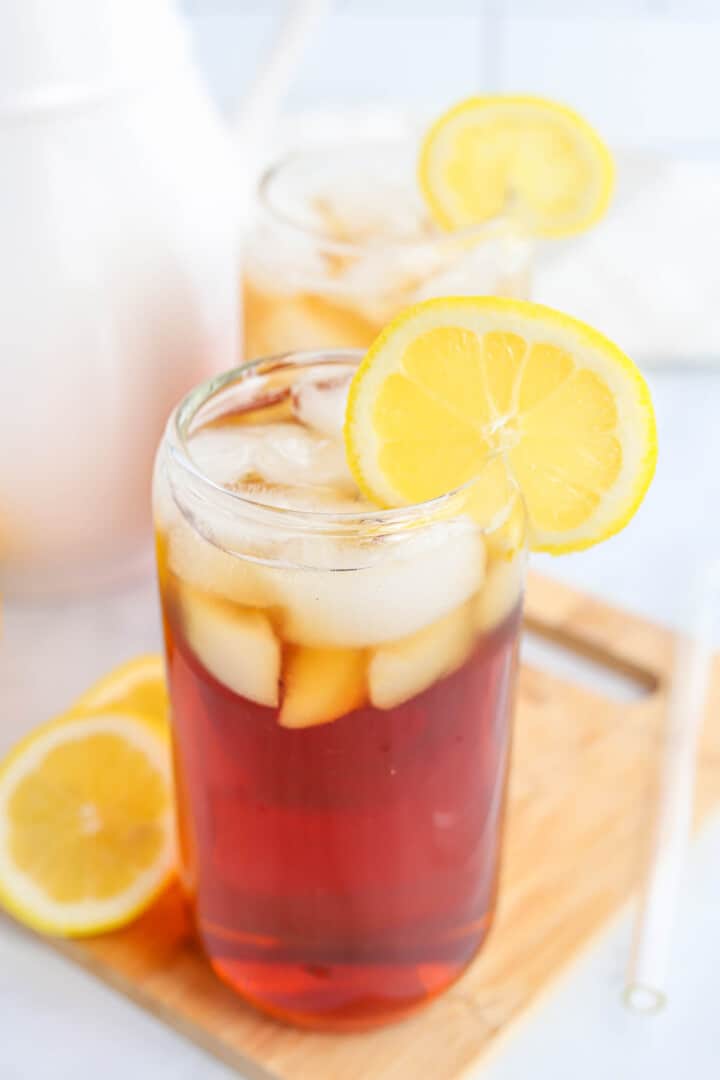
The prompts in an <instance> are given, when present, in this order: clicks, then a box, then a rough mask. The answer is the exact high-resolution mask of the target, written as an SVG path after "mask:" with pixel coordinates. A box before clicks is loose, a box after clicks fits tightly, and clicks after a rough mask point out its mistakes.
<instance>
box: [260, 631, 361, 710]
mask: <svg viewBox="0 0 720 1080" xmlns="http://www.w3.org/2000/svg"><path fill="white" fill-rule="evenodd" d="M365 668H366V657H365V654H364V653H362V652H360V651H359V650H357V649H308V648H304V647H303V646H295V647H293V648H291V649H290V650H289V651H288V657H287V661H286V664H285V668H284V671H283V683H284V686H285V693H284V697H283V702H282V708H281V710H280V717H279V722H280V724H281V725H282V726H283V727H287V728H303V727H312V726H314V725H316V724H327V723H329V722H330V721H331V720H337V718H338V717H340V716H344V715H345V714H346V713H349V712H352V711H353V709H358V708H359V707H360V706H361V705H362V704H363V702H364V701H365V700H366V697H367V684H366V677H365Z"/></svg>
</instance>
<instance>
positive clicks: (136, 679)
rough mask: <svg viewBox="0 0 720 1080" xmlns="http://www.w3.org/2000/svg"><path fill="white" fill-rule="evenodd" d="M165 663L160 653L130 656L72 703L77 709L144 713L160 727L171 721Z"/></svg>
mask: <svg viewBox="0 0 720 1080" xmlns="http://www.w3.org/2000/svg"><path fill="white" fill-rule="evenodd" d="M168 708H169V705H168V693H167V684H166V682H165V666H164V663H163V658H162V656H160V654H159V653H148V654H147V655H145V656H138V657H136V658H135V659H134V660H128V662H127V663H125V664H121V665H120V666H119V667H116V668H114V669H113V670H112V671H110V672H109V673H108V674H107V675H105V676H103V678H102V679H99V680H98V682H96V683H94V684H93V686H91V687H90V689H89V690H86V691H85V693H84V694H83V695H82V696H81V697H79V698H78V700H77V701H76V702H75V704H74V705H73V708H72V711H73V712H74V713H82V714H83V715H85V714H87V713H96V712H98V711H99V710H104V711H106V712H107V711H110V712H131V713H142V715H143V716H145V717H147V718H148V720H154V721H155V722H156V723H157V724H159V725H160V726H161V727H163V728H164V727H165V726H166V725H167V722H168Z"/></svg>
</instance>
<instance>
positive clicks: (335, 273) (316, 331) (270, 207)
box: [243, 139, 531, 359]
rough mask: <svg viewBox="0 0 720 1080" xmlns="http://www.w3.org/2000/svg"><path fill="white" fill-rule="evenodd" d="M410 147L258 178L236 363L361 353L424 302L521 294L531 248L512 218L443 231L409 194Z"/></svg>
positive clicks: (353, 148)
mask: <svg viewBox="0 0 720 1080" xmlns="http://www.w3.org/2000/svg"><path fill="white" fill-rule="evenodd" d="M418 145H419V143H417V142H413V141H412V140H411V139H408V140H405V141H401V142H392V141H390V140H385V141H383V140H378V141H359V142H355V143H348V144H346V145H343V144H335V145H329V146H325V147H318V148H315V149H311V150H307V151H302V152H298V153H295V154H291V155H290V156H288V157H286V158H285V159H284V160H282V161H280V162H278V164H277V165H275V166H274V167H272V168H270V169H269V171H268V172H267V173H266V175H265V176H264V177H263V178H262V180H261V182H260V185H259V189H258V193H257V200H256V202H257V205H256V213H255V219H254V224H253V227H252V228H251V230H250V233H249V235H248V237H247V242H246V246H245V268H244V275H243V306H244V337H245V356H246V357H248V358H250V359H252V358H254V357H259V356H271V355H273V354H276V353H279V352H285V351H288V350H293V349H314V348H324V347H327V346H329V347H332V348H334V347H337V346H345V347H357V348H367V347H368V346H369V345H370V344H371V342H372V341H373V340H374V338H375V337H376V336H377V334H378V332H379V331H380V330H381V329H382V328H383V326H385V324H386V323H387V322H389V320H390V319H392V318H393V317H394V316H395V315H396V314H397V313H398V311H400V310H401V309H402V308H404V307H407V306H408V305H410V304H414V303H416V302H418V301H420V300H425V299H428V298H429V297H432V296H443V295H445V296H446V295H453V296H461V295H463V294H471V295H478V294H481V293H491V294H493V295H496V296H511V297H518V298H525V297H526V296H527V295H528V290H529V284H530V260H531V243H530V238H529V236H528V235H527V233H526V232H522V231H521V227H520V225H519V223H518V219H517V216H511V215H499V216H498V217H496V218H494V219H492V220H490V221H488V222H486V223H484V224H483V225H481V226H474V227H472V228H465V229H461V230H459V231H457V232H452V233H448V232H444V231H443V230H442V229H440V228H439V226H437V225H436V224H435V223H434V222H433V221H432V219H431V217H430V214H429V212H428V210H427V208H426V207H425V205H424V203H423V201H422V198H421V195H420V191H419V187H418V183H417V180H416V175H415V171H416V158H417V153H418Z"/></svg>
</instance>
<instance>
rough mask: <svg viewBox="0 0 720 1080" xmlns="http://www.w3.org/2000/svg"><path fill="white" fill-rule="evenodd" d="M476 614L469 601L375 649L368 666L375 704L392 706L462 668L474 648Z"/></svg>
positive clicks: (380, 706) (383, 706) (372, 698)
mask: <svg viewBox="0 0 720 1080" xmlns="http://www.w3.org/2000/svg"><path fill="white" fill-rule="evenodd" d="M473 614H474V613H473V602H472V601H469V602H468V603H465V604H463V605H462V607H459V608H455V610H454V611H451V612H450V613H449V614H448V615H445V616H443V618H441V619H439V620H438V621H437V622H434V623H433V624H432V625H431V626H426V627H425V628H424V629H423V630H419V631H418V632H417V633H416V634H412V635H411V636H410V637H406V638H403V639H402V640H401V641H395V642H393V643H392V644H390V645H385V646H383V647H382V648H380V649H376V650H375V651H374V652H373V654H372V656H371V659H370V664H369V666H368V682H369V686H370V700H371V701H372V703H373V705H375V706H377V708H378V709H392V708H393V707H394V706H395V705H400V704H402V702H403V701H408V700H409V699H410V698H413V697H415V696H416V694H419V693H421V692H422V691H423V690H426V689H427V688H428V687H429V686H432V684H433V683H434V682H436V681H437V680H438V679H441V678H443V677H444V676H446V675H450V674H451V672H453V671H455V670H456V669H457V668H459V667H460V666H461V664H463V663H464V661H465V660H466V659H467V657H468V656H469V654H470V652H471V650H472V646H473V640H474V637H475V629H474V625H473Z"/></svg>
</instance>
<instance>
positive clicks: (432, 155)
mask: <svg viewBox="0 0 720 1080" xmlns="http://www.w3.org/2000/svg"><path fill="white" fill-rule="evenodd" d="M614 175H615V170H614V165H613V159H612V155H611V153H610V151H609V150H608V148H607V146H606V145H605V143H604V142H603V140H602V139H601V138H600V136H599V135H598V134H597V132H596V131H595V130H594V129H593V128H592V127H591V126H590V124H588V122H587V121H586V120H584V119H583V118H582V117H581V116H579V115H578V113H576V112H574V111H573V110H572V109H569V108H568V107H567V106H565V105H560V104H558V103H557V102H554V101H547V100H546V99H544V98H538V97H520V96H510V95H508V96H505V95H497V96H488V97H475V98H468V99H467V100H466V101H462V102H461V103H460V104H459V105H456V106H455V107H454V108H452V109H450V110H449V111H448V112H446V113H445V114H444V115H443V116H441V117H440V119H439V120H437V121H436V122H435V123H434V124H433V126H432V127H431V128H430V130H429V132H428V133H427V135H426V137H425V139H424V141H423V144H422V148H421V151H420V157H419V162H418V179H419V182H420V187H421V190H422V192H423V195H424V197H425V200H426V202H427V204H428V206H429V208H430V211H431V213H432V215H433V217H434V218H435V220H436V221H437V222H438V223H439V224H440V225H441V226H442V227H443V228H445V229H458V228H462V227H464V226H470V225H477V224H480V223H482V222H484V221H487V220H488V219H489V218H492V217H495V216H496V215H498V214H502V213H507V214H512V215H515V216H516V217H518V218H519V219H520V220H521V221H522V222H523V223H524V224H525V225H526V226H527V228H528V229H529V230H530V231H532V232H533V233H535V234H536V235H539V236H569V235H572V234H573V233H578V232H582V231H584V230H585V229H587V228H589V227H590V226H591V225H592V224H594V223H595V222H596V221H597V220H598V219H599V218H600V217H602V215H603V214H604V213H605V211H606V209H607V207H608V203H609V202H610V197H611V195H612V190H613V184H614Z"/></svg>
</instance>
